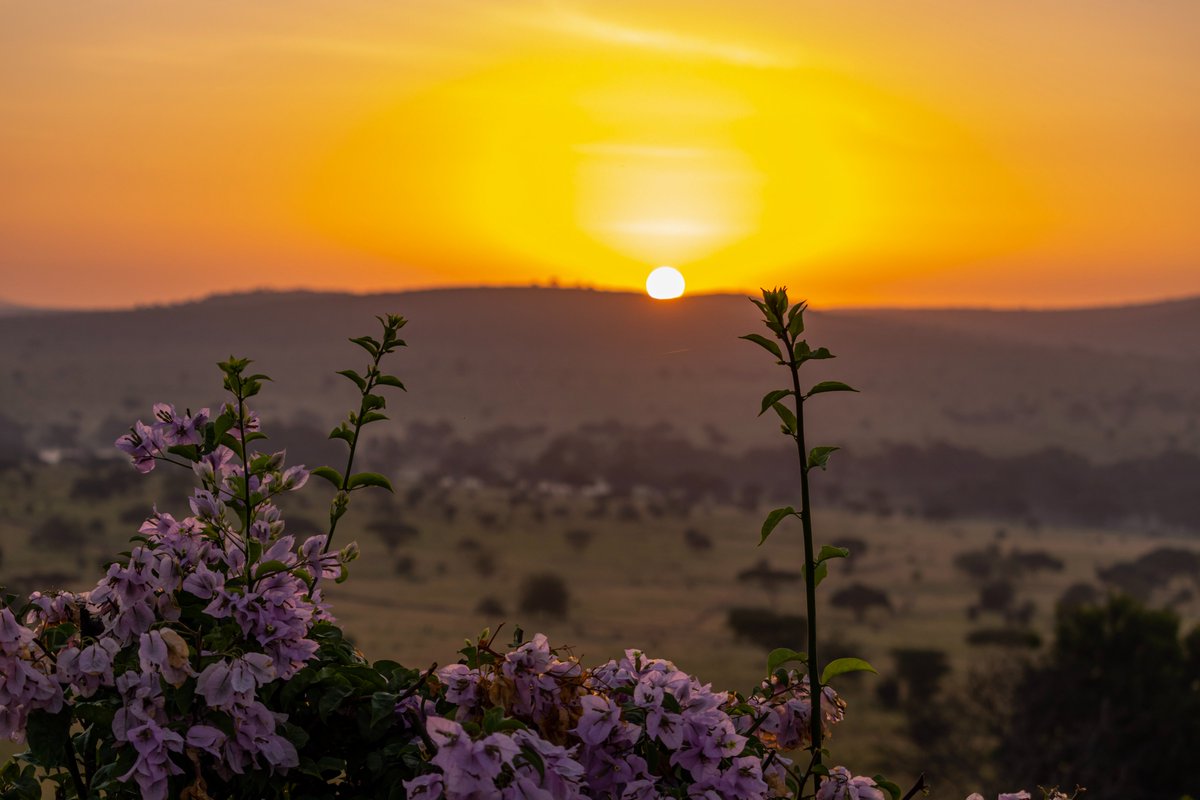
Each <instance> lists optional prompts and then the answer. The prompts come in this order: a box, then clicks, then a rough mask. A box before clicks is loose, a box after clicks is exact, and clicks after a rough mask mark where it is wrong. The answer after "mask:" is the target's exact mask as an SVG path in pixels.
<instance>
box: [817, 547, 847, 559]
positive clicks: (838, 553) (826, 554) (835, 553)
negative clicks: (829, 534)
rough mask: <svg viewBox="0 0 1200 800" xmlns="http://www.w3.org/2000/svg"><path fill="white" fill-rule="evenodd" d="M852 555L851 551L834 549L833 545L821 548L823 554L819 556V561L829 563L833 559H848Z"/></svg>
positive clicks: (839, 548) (841, 548)
mask: <svg viewBox="0 0 1200 800" xmlns="http://www.w3.org/2000/svg"><path fill="white" fill-rule="evenodd" d="M848 555H850V550H849V549H848V548H845V547H834V546H833V545H831V544H826V545H822V546H821V552H820V553H818V554H817V561H828V560H829V559H831V558H846V557H847V556H848Z"/></svg>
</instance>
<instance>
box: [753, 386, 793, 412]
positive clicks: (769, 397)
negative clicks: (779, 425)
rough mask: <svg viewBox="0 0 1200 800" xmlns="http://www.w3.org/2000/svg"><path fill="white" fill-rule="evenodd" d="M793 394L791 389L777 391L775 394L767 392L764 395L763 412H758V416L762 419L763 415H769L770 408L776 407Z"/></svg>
mask: <svg viewBox="0 0 1200 800" xmlns="http://www.w3.org/2000/svg"><path fill="white" fill-rule="evenodd" d="M791 393H792V390H791V389H776V390H775V391H773V392H767V393H766V394H764V395H763V399H762V410H761V411H759V412H758V415H759V416H760V417H761V416H762V415H763V414H765V413H767V409H768V408H770V407H771V406H773V405H775V404H776V403H778V402H779V401H780V400H782V399H783V398H785V397H787V396H788V395H789V394H791Z"/></svg>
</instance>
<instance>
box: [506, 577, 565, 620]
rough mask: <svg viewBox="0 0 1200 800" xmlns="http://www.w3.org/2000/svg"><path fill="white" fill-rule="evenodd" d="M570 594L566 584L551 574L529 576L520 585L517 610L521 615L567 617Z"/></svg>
mask: <svg viewBox="0 0 1200 800" xmlns="http://www.w3.org/2000/svg"><path fill="white" fill-rule="evenodd" d="M570 598H571V595H570V592H568V591H567V584H566V582H565V581H564V580H563V579H562V578H561V577H559V576H558V575H555V574H554V573H553V572H542V573H539V574H537V575H530V576H529V577H527V578H526V579H525V580H524V581H522V583H521V590H520V592H519V599H518V600H517V608H518V610H519V611H520V612H521V614H522V615H530V616H534V615H540V614H544V615H546V616H548V617H559V618H563V617H566V616H567V609H568V605H569V604H570Z"/></svg>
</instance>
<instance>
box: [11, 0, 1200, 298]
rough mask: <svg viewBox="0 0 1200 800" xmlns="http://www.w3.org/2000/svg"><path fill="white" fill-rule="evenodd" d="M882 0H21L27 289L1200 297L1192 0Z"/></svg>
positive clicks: (18, 109)
mask: <svg viewBox="0 0 1200 800" xmlns="http://www.w3.org/2000/svg"><path fill="white" fill-rule="evenodd" d="M867 4H868V6H869V9H868V11H869V13H861V14H853V15H852V14H850V13H849V12H848V11H845V10H839V9H837V8H830V7H828V6H825V5H824V4H819V3H815V2H808V0H798V1H797V2H789V3H782V2H775V1H774V0H748V3H747V4H745V5H739V6H738V7H737V8H736V9H735V8H733V7H732V6H730V7H728V8H725V7H722V6H720V5H716V6H712V7H709V6H705V7H703V8H699V7H696V6H694V5H692V4H687V3H683V2H682V0H643V1H642V2H633V0H613V2H610V3H605V4H598V3H592V2H586V0H512V2H504V3H495V2H490V1H489V2H485V1H484V0H455V6H454V8H455V10H454V11H453V13H451V12H449V11H447V9H446V7H445V5H444V4H442V3H437V2H433V0H413V1H412V2H410V3H404V4H398V5H395V6H390V5H386V4H385V5H376V4H371V3H366V2H351V3H347V4H346V5H345V6H344V8H343V10H342V12H341V13H339V15H338V17H337V19H336V20H331V19H330V17H329V16H328V15H327V14H324V13H322V12H321V11H320V9H319V8H317V7H315V6H314V7H309V6H308V5H306V4H304V3H301V4H299V5H298V6H296V7H295V8H294V9H291V10H289V11H288V12H287V13H284V12H282V11H281V10H279V9H275V8H273V7H271V6H268V5H261V6H260V5H254V4H251V5H249V6H247V5H245V4H240V3H235V2H232V0H229V1H228V2H227V0H213V2H211V3H206V4H204V5H203V6H201V5H200V4H198V3H187V2H185V3H180V4H173V5H171V6H155V7H152V8H150V9H147V8H146V7H145V6H143V5H141V4H137V3H134V2H131V1H130V0H117V2H115V3H113V4H112V5H111V6H106V8H105V9H103V10H100V9H97V8H93V7H91V6H88V5H83V4H80V5H78V6H73V12H72V14H70V15H61V14H53V13H50V12H49V11H48V10H47V9H45V8H44V7H41V6H36V5H32V6H24V5H15V6H12V7H11V8H9V9H8V10H7V11H6V15H7V19H6V22H7V24H6V26H5V28H4V30H0V53H3V54H4V55H3V57H2V58H0V174H3V175H4V177H5V183H6V191H5V192H3V193H0V273H2V274H3V276H4V282H3V284H2V285H0V299H4V300H9V301H15V302H24V303H29V304H34V305H46V306H50V305H77V306H104V305H108V306H112V305H115V304H118V303H122V302H124V303H129V302H155V301H160V300H163V299H180V298H182V297H195V296H198V295H202V294H206V293H211V292H214V291H216V292H219V291H229V290H236V289H249V288H255V287H261V286H281V287H283V286H305V287H310V288H314V289H329V290H346V289H349V290H353V291H371V290H398V289H405V288H418V287H430V286H445V285H464V286H465V285H480V284H489V285H529V284H533V283H545V282H547V280H548V279H549V278H550V277H551V276H554V277H555V278H556V279H557V280H558V281H559V282H560V283H561V284H562V285H584V286H595V287H598V288H605V289H616V290H626V291H641V289H642V285H643V280H644V277H645V265H647V264H662V263H671V264H674V265H676V266H678V267H679V268H681V269H682V270H684V271H685V272H686V273H687V275H688V284H689V285H688V291H689V294H695V293H711V292H724V291H736V292H751V293H752V292H753V291H754V290H756V288H757V287H758V286H760V285H774V284H777V283H788V284H791V285H800V284H803V285H804V287H805V294H806V295H807V296H809V297H810V298H812V299H813V301H814V302H815V303H818V304H819V305H822V306H825V307H830V306H835V305H861V304H874V305H879V304H898V305H922V304H923V305H939V304H942V305H944V304H960V305H961V304H966V305H976V306H980V305H1024V306H1062V305H1078V304H1087V303H1094V302H1096V303H1106V302H1107V303H1111V302H1117V301H1120V300H1122V299H1127V300H1143V299H1150V298H1159V297H1166V296H1172V295H1182V294H1190V293H1200V226H1196V225H1195V224H1194V219H1193V216H1194V211H1195V209H1196V208H1197V207H1200V159H1198V158H1195V154H1196V144H1195V143H1196V141H1200V140H1198V139H1197V138H1196V137H1197V134H1198V133H1200V69H1197V68H1196V67H1197V66H1198V64H1197V58H1196V56H1195V55H1194V48H1192V47H1191V42H1192V39H1191V36H1190V35H1189V32H1190V31H1200V6H1198V5H1196V4H1188V3H1184V2H1176V0H1166V1H1165V2H1164V4H1162V5H1158V6H1155V7H1154V8H1153V9H1151V8H1149V7H1146V6H1139V5H1134V4H1128V5H1123V4H1121V3H1115V4H1112V5H1111V6H1105V7H1103V8H1097V7H1095V6H1094V5H1092V4H1089V3H1087V2H1085V0H1065V2H1064V3H1062V4H1058V5H1056V6H1055V7H1054V9H1052V10H1051V9H1047V8H1046V7H1045V6H1044V5H1042V4H1039V3H1037V2H1035V0H1017V2H1014V3H1013V4H1010V5H1007V6H1006V7H1005V10H1004V11H1003V12H1002V13H1000V12H997V13H994V14H986V15H985V14H982V13H980V11H979V10H978V9H977V8H975V9H972V8H968V7H966V6H964V5H961V4H957V3H954V2H952V0H932V2H931V3H929V4H928V7H925V6H921V7H919V8H910V9H907V10H904V11H902V10H900V9H898V8H896V7H894V6H892V5H891V4H888V3H886V2H883V0H867ZM1064 30H1070V31H1071V32H1072V35H1071V36H1070V37H1068V38H1065V39H1064V38H1063V37H1062V36H1061V35H1059V34H1061V33H1062V31H1064ZM898 33H900V34H903V35H897V34H898ZM50 276H54V281H53V283H51V282H50Z"/></svg>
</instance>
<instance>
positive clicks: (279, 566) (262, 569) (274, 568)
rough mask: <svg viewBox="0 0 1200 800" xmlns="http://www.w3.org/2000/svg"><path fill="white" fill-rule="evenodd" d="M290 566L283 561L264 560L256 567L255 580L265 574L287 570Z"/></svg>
mask: <svg viewBox="0 0 1200 800" xmlns="http://www.w3.org/2000/svg"><path fill="white" fill-rule="evenodd" d="M288 569H290V567H288V565H287V564H285V563H283V562H282V561H264V562H262V563H261V564H259V565H258V566H257V567H255V568H254V580H258V579H259V578H261V577H262V576H263V575H267V574H272V573H276V572H287V571H288Z"/></svg>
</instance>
